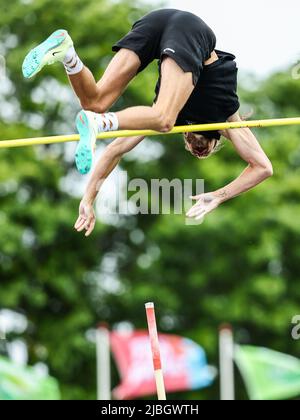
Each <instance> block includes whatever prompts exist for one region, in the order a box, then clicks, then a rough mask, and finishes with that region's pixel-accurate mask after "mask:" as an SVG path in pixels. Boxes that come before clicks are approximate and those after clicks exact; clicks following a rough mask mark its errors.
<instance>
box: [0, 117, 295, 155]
mask: <svg viewBox="0 0 300 420" xmlns="http://www.w3.org/2000/svg"><path fill="white" fill-rule="evenodd" d="M287 125H300V117H299V118H281V119H270V120H259V121H241V122H233V123H227V122H226V123H218V124H200V125H186V126H179V127H174V129H173V130H172V131H170V132H168V133H159V132H157V131H152V130H121V131H110V132H108V133H100V134H99V135H98V139H99V140H105V139H112V138H115V137H134V136H145V137H148V136H162V135H170V134H178V133H191V132H195V131H214V130H227V129H233V128H247V127H248V128H261V127H279V126H287ZM78 140H79V135H78V134H71V135H64V136H51V137H36V138H32V139H18V140H0V149H5V148H11V147H25V146H36V145H40V144H54V143H67V142H71V141H78Z"/></svg>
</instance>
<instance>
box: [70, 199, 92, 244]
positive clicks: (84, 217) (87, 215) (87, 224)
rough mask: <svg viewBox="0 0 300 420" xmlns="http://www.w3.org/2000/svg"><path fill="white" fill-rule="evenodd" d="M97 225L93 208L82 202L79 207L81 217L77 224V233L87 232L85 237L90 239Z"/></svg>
mask: <svg viewBox="0 0 300 420" xmlns="http://www.w3.org/2000/svg"><path fill="white" fill-rule="evenodd" d="M95 224H96V216H95V211H94V208H93V206H92V205H91V204H88V203H86V202H84V201H82V202H81V203H80V206H79V217H78V219H77V221H76V223H75V226H74V228H75V229H76V230H77V232H82V231H83V230H86V233H85V236H86V237H88V236H90V234H91V233H92V232H93V230H94V227H95Z"/></svg>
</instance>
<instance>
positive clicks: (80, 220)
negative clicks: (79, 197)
mask: <svg viewBox="0 0 300 420" xmlns="http://www.w3.org/2000/svg"><path fill="white" fill-rule="evenodd" d="M85 221H86V219H85V218H84V217H82V216H79V217H78V219H77V221H76V223H75V226H74V227H75V229H78V228H79V227H80V226H81V225H82V223H85Z"/></svg>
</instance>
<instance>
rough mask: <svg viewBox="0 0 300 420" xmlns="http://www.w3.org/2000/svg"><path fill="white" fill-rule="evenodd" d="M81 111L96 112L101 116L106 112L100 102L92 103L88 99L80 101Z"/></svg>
mask: <svg viewBox="0 0 300 420" xmlns="http://www.w3.org/2000/svg"><path fill="white" fill-rule="evenodd" d="M80 103H81V107H82V109H84V110H85V111H92V112H97V113H98V114H103V113H105V112H106V109H105V107H104V104H102V103H101V102H100V101H92V100H89V99H83V100H81V101H80Z"/></svg>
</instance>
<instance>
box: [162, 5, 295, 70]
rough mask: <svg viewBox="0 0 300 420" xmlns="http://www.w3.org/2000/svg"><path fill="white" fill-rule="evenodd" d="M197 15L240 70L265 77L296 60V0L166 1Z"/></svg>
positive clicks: (218, 46)
mask: <svg viewBox="0 0 300 420" xmlns="http://www.w3.org/2000/svg"><path fill="white" fill-rule="evenodd" d="M167 2H168V7H172V8H177V9H182V10H187V11H190V12H193V13H195V14H197V15H198V16H200V17H201V18H202V19H203V20H204V21H205V22H206V23H207V24H208V25H209V26H210V27H211V28H212V29H213V30H214V32H215V33H216V35H217V39H218V43H217V48H218V49H220V50H223V51H228V52H232V53H233V54H234V55H236V56H237V62H238V66H239V68H240V70H241V71H246V72H252V73H254V74H256V75H257V76H259V77H264V76H267V75H268V74H270V73H272V72H274V71H276V70H282V69H286V68H287V67H288V66H291V65H293V64H296V63H297V62H299V61H300V24H299V16H300V1H299V0H284V1H282V0H249V1H245V0H198V1H197V0H184V1H182V0H181V1H180V0H167Z"/></svg>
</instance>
